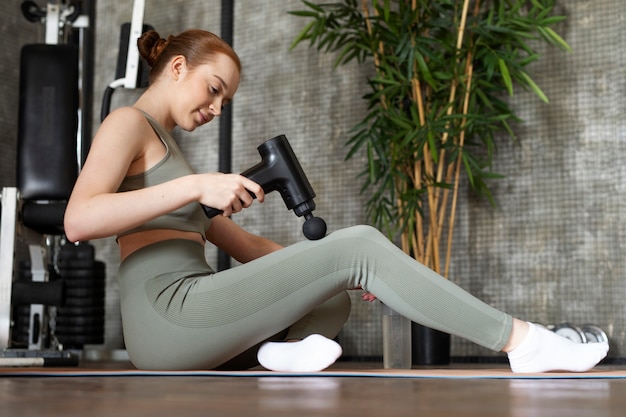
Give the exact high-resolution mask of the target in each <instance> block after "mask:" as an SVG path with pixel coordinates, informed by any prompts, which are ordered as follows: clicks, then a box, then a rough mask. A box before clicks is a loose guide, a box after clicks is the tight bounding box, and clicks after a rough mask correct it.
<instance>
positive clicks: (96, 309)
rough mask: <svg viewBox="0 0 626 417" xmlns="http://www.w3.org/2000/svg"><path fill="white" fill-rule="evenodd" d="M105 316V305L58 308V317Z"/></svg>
mask: <svg viewBox="0 0 626 417" xmlns="http://www.w3.org/2000/svg"><path fill="white" fill-rule="evenodd" d="M103 314H104V305H102V306H83V307H59V308H57V317H75V316H82V317H89V316H100V315H103Z"/></svg>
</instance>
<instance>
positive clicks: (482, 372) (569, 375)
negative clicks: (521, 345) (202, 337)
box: [0, 367, 626, 379]
mask: <svg viewBox="0 0 626 417" xmlns="http://www.w3.org/2000/svg"><path fill="white" fill-rule="evenodd" d="M137 376H141V377H151V376H154V377H168V376H177V377H180V376H189V377H320V378H324V377H326V378H328V377H335V378H416V379H417V378H422V379H428V378H430V379H619V378H626V370H624V369H617V368H614V367H611V368H603V367H597V368H594V369H592V370H591V371H589V372H581V373H576V372H546V373H536V374H535V373H533V374H516V373H513V372H511V371H510V370H509V369H508V368H504V367H503V368H501V369H499V368H485V369H483V368H471V367H463V368H458V369H456V368H445V369H407V370H402V369H341V368H336V369H329V370H325V371H322V372H272V371H267V370H263V369H260V370H249V371H204V370H192V371H144V370H137V369H96V368H82V367H78V368H58V367H55V368H44V367H41V368H35V367H10V368H0V378H2V377H137Z"/></svg>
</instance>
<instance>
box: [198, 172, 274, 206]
mask: <svg viewBox="0 0 626 417" xmlns="http://www.w3.org/2000/svg"><path fill="white" fill-rule="evenodd" d="M197 178H198V189H199V190H200V196H199V201H200V203H202V204H204V205H205V206H208V207H213V208H215V209H218V210H221V211H222V215H223V216H225V217H229V216H230V215H232V214H234V213H238V212H240V211H241V210H243V209H244V208H246V207H250V205H251V204H252V202H253V201H254V198H256V199H257V200H258V201H259V202H260V203H262V202H263V201H264V200H265V192H264V191H263V188H262V187H261V186H260V185H259V184H257V183H256V182H254V181H252V180H250V179H248V178H246V177H244V176H242V175H238V174H221V173H209V174H198V176H197Z"/></svg>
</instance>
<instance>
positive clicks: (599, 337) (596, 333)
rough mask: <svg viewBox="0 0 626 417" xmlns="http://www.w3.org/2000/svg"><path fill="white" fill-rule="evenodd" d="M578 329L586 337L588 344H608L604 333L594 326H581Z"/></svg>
mask: <svg viewBox="0 0 626 417" xmlns="http://www.w3.org/2000/svg"><path fill="white" fill-rule="evenodd" d="M580 329H581V330H582V331H583V333H584V334H585V336H586V337H587V342H589V343H598V342H605V343H608V342H609V338H608V336H607V335H606V333H604V331H603V330H602V329H601V328H600V327H598V326H596V325H593V324H583V325H582V326H581V328H580Z"/></svg>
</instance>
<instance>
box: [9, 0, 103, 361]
mask: <svg viewBox="0 0 626 417" xmlns="http://www.w3.org/2000/svg"><path fill="white" fill-rule="evenodd" d="M95 1H96V0H83V1H82V2H81V3H80V5H81V6H82V9H81V10H80V13H79V10H78V5H77V4H76V3H75V2H71V1H65V0H48V1H47V4H46V6H45V8H41V9H40V8H39V7H38V6H37V5H36V4H35V3H34V2H32V1H24V2H23V3H22V5H21V7H22V12H23V14H24V17H25V18H26V19H27V20H29V21H31V22H37V21H39V22H41V23H44V24H45V44H48V45H56V44H60V43H63V42H65V41H66V40H67V38H68V36H69V35H68V33H69V31H70V30H77V35H78V38H77V41H76V42H77V44H78V49H79V68H78V71H79V77H78V81H79V83H78V84H79V85H77V86H76V89H77V92H78V95H79V107H78V113H79V114H78V115H77V117H78V129H77V132H76V162H77V166H78V167H79V168H80V166H81V165H82V162H83V161H84V159H85V158H86V155H87V152H88V147H89V146H88V144H89V143H90V138H91V116H92V114H91V101H92V90H93V88H92V83H93V33H94V31H93V25H94V21H95V19H94V17H95ZM44 70H45V69H44ZM0 202H1V204H2V211H1V217H0V351H1V352H0V366H49V365H59V364H62V365H68V364H75V363H77V358H76V356H75V355H73V354H72V353H71V352H64V351H63V346H62V345H60V344H59V343H58V341H56V342H55V341H54V340H52V341H50V340H47V341H46V340H45V337H44V331H45V330H46V328H45V327H46V325H47V324H46V323H45V320H46V319H49V317H47V311H46V308H45V306H44V305H42V304H33V305H31V313H30V324H29V342H28V349H11V331H12V326H13V322H12V294H13V290H14V288H13V286H14V283H15V278H16V277H15V276H16V261H17V257H16V253H17V251H18V244H22V243H24V244H26V245H27V246H28V253H29V256H30V265H31V267H30V272H31V274H32V281H33V282H35V283H46V282H48V281H49V278H50V277H49V270H48V262H49V260H50V259H51V256H52V255H51V253H50V250H51V247H53V246H54V241H53V240H54V239H57V237H51V236H49V235H45V234H40V233H38V232H36V231H34V230H32V229H29V228H28V227H26V226H25V225H24V224H23V223H22V221H21V220H22V219H21V213H22V198H21V195H20V190H19V189H18V188H17V187H4V188H2V195H1V200H0ZM45 342H48V344H49V345H50V346H49V347H48V346H46V345H45V344H44V343H45Z"/></svg>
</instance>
